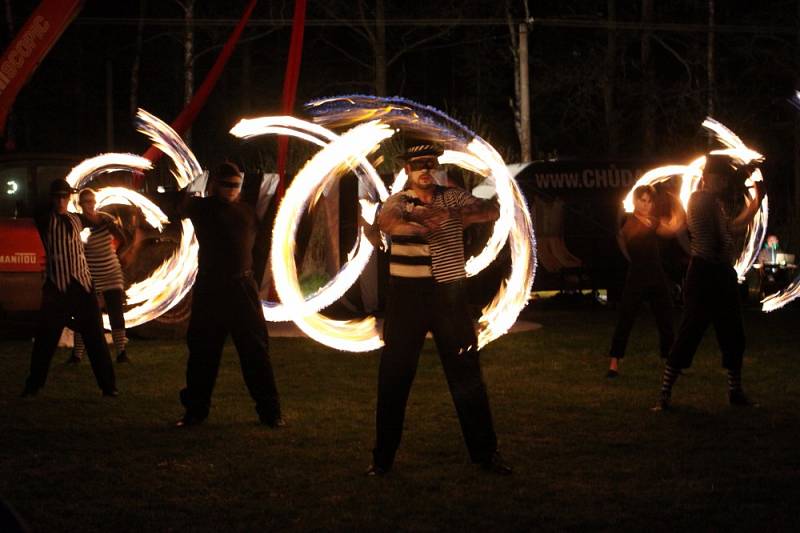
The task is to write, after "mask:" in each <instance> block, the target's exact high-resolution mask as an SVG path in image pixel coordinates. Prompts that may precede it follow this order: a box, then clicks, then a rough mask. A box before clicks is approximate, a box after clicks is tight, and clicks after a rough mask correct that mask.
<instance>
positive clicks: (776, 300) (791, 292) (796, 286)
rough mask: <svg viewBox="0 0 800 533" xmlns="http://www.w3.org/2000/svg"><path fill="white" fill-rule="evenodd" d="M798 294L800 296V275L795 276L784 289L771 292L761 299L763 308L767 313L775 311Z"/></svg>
mask: <svg viewBox="0 0 800 533" xmlns="http://www.w3.org/2000/svg"><path fill="white" fill-rule="evenodd" d="M798 296H800V275H798V276H797V277H795V278H794V280H793V281H792V282H791V283H790V284H789V285H787V286H786V288H784V289H783V290H782V291H779V292H776V293H775V294H770V295H769V296H767V297H765V298H764V299H763V300H761V310H762V311H764V312H767V313H769V312H771V311H775V310H777V309H780V308H781V307H783V306H784V305H786V304H788V303H789V302H791V301H792V300H794V299H795V298H797V297H798Z"/></svg>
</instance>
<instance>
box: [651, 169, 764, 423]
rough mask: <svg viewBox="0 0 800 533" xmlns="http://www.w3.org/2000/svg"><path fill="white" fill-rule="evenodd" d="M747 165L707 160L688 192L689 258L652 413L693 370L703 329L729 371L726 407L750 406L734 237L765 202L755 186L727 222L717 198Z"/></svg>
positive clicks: (664, 405)
mask: <svg viewBox="0 0 800 533" xmlns="http://www.w3.org/2000/svg"><path fill="white" fill-rule="evenodd" d="M746 170H752V169H751V168H750V167H749V166H745V167H742V168H738V169H737V168H736V167H735V166H734V164H733V161H732V160H731V158H730V157H728V156H725V155H709V156H708V157H707V159H706V164H705V167H704V169H703V177H702V180H701V182H700V188H699V189H698V190H697V191H695V192H694V193H692V196H691V197H690V199H689V205H688V207H687V209H686V217H687V224H688V227H689V237H690V243H691V259H690V261H689V268H688V270H687V272H686V279H685V281H684V285H683V295H684V309H683V317H682V318H681V324H680V327H679V328H678V335H677V338H676V339H675V343H674V344H673V345H672V349H671V350H670V352H669V355H668V356H667V361H666V365H665V367H664V374H663V377H662V384H661V395H660V397H659V399H658V402H657V403H656V405H655V407H653V410H654V411H663V410H665V409H669V407H670V405H671V399H672V387H673V385H675V382H676V381H677V380H678V376H680V374H681V370H683V369H684V368H689V367H690V366H691V365H692V360H693V359H694V354H695V352H696V351H697V347H698V346H699V344H700V341H701V340H702V339H703V335H704V334H705V331H706V329H707V328H708V326H709V325H710V324H713V325H714V330H715V332H716V335H717V343H718V344H719V348H720V350H721V352H722V366H723V367H724V368H725V369H726V370H727V371H728V401H729V402H730V404H731V405H737V406H748V405H752V402H751V401H750V399H749V398H748V397H747V396H746V395H745V393H744V391H743V389H742V359H743V356H744V346H745V337H744V325H743V324H742V312H741V304H740V302H739V288H738V286H737V274H736V270H734V268H733V264H734V261H735V256H734V250H733V234H734V232H737V231H743V230H744V229H745V228H746V227H747V225H748V224H749V223H750V222H751V221H752V220H753V217H755V215H756V213H757V212H758V208H759V206H760V205H761V200H762V199H763V198H764V189H763V183H762V182H760V181H757V182H755V184H754V186H755V192H756V195H755V198H753V199H752V200H751V201H750V203H749V204H747V205H746V206H744V207H743V208H742V210H741V212H740V213H739V214H738V215H737V216H735V217H731V216H730V215H729V214H728V213H727V212H726V209H725V206H724V205H723V201H722V196H723V193H724V192H725V190H726V189H727V187H728V185H729V182H730V181H731V180H732V179H733V178H735V177H737V176H739V175H741V173H742V172H744V171H746Z"/></svg>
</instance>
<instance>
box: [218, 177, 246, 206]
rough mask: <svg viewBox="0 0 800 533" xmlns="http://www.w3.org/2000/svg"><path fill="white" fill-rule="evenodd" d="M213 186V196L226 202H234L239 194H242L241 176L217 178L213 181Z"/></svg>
mask: <svg viewBox="0 0 800 533" xmlns="http://www.w3.org/2000/svg"><path fill="white" fill-rule="evenodd" d="M213 184H214V196H218V197H219V198H220V199H222V200H224V201H226V202H235V201H236V200H238V199H239V193H241V192H242V177H241V176H227V177H224V178H217V179H215V180H214V181H213Z"/></svg>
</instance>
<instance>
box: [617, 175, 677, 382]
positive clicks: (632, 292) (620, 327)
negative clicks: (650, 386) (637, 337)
mask: <svg viewBox="0 0 800 533" xmlns="http://www.w3.org/2000/svg"><path fill="white" fill-rule="evenodd" d="M656 195H657V193H656V189H655V188H654V187H652V186H651V185H641V186H639V187H636V189H634V191H633V205H634V209H633V214H632V215H631V216H629V217H628V219H627V220H626V221H625V224H624V225H623V226H622V230H621V231H620V233H619V235H618V237H617V238H618V239H619V243H620V248H621V249H622V253H623V254H624V255H625V258H626V259H627V260H628V261H629V262H630V265H629V266H628V275H627V278H626V279H625V288H624V289H623V290H622V302H621V303H620V307H619V319H618V321H617V327H616V328H615V330H614V336H613V338H612V340H611V349H610V351H609V353H610V356H611V361H610V364H609V368H608V373H607V374H606V375H607V377H609V378H615V377H617V376H618V375H619V363H620V362H621V360H622V358H623V357H624V356H625V347H626V346H627V344H628V338H629V337H630V334H631V330H632V329H633V323H634V321H635V320H636V315H637V314H638V311H639V307H640V306H641V304H642V300H644V299H647V300H649V302H650V308H651V309H652V311H653V315H654V316H655V319H656V325H657V326H658V337H659V347H660V351H661V357H662V358H666V357H667V354H668V353H669V349H670V347H671V346H672V341H673V340H674V337H675V335H674V331H673V326H672V295H671V294H670V290H669V285H668V283H667V274H666V273H665V272H664V267H663V265H662V263H661V253H660V252H659V245H658V238H659V236H661V237H670V236H673V235H675V233H677V232H678V231H679V230H680V229H681V228H682V227H683V225H684V223H685V213H684V212H683V208H682V207H681V205H680V202H678V201H677V200H676V201H670V207H671V213H670V216H669V217H660V218H659V217H657V216H654V207H655V201H656ZM670 200H672V198H670Z"/></svg>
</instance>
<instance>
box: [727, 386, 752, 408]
mask: <svg viewBox="0 0 800 533" xmlns="http://www.w3.org/2000/svg"><path fill="white" fill-rule="evenodd" d="M728 402H729V403H730V404H731V405H733V406H736V407H758V404H757V403H756V402H754V401H753V400H751V399H750V398H748V397H747V395H746V394H745V393H744V391H743V390H742V389H737V390H732V391H728Z"/></svg>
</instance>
